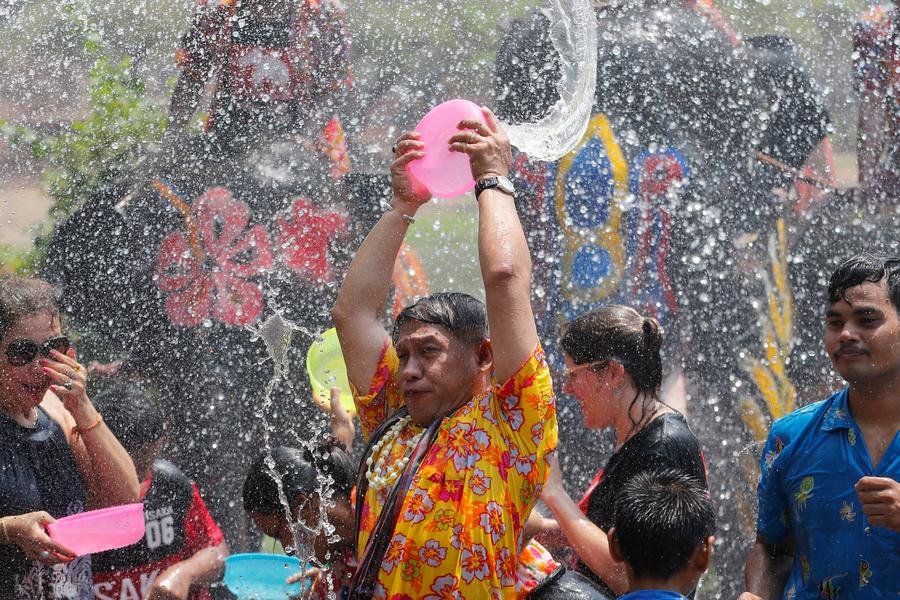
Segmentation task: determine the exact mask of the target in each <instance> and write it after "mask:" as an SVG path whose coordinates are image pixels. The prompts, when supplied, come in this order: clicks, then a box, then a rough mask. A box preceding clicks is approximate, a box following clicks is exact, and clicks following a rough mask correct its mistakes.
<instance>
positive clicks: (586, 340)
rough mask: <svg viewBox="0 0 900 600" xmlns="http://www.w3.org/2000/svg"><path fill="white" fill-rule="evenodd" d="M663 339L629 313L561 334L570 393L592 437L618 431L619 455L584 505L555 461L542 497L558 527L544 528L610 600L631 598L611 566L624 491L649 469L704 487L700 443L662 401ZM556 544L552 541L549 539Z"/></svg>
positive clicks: (614, 313)
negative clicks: (616, 512) (677, 473)
mask: <svg viewBox="0 0 900 600" xmlns="http://www.w3.org/2000/svg"><path fill="white" fill-rule="evenodd" d="M662 341H663V337H662V332H661V331H660V328H659V324H658V323H657V322H656V320H655V319H651V318H645V317H643V316H641V315H640V314H639V313H638V312H637V311H636V310H634V309H633V308H630V307H628V306H619V305H614V306H606V307H603V308H599V309H596V310H593V311H591V312H589V313H587V314H584V315H581V316H579V317H578V318H576V319H575V320H573V321H572V322H570V323H569V324H568V325H567V326H566V327H565V329H564V330H563V334H562V338H561V340H560V345H561V346H562V348H563V352H564V356H565V360H566V371H565V385H564V388H563V389H564V391H565V392H566V393H567V394H571V395H573V396H575V398H576V400H577V401H578V404H579V406H580V407H581V412H582V414H583V415H584V422H585V425H586V426H587V427H589V428H591V429H606V428H608V427H612V428H613V429H615V433H616V451H615V453H613V455H612V456H610V458H609V460H608V461H607V462H606V465H605V466H604V467H603V468H602V469H600V471H599V472H598V473H597V476H596V477H595V478H594V481H593V483H591V485H590V487H589V488H588V490H587V492H585V494H584V497H583V498H582V500H581V502H580V503H578V504H576V503H575V502H574V501H573V500H572V499H571V498H570V497H569V496H568V494H567V493H566V491H565V490H564V489H563V481H562V474H561V473H560V470H559V464H558V462H556V458H554V464H553V468H552V469H551V473H550V478H549V479H548V481H547V484H546V486H545V487H544V492H543V495H542V496H541V498H542V500H543V501H544V503H545V504H546V505H547V507H548V508H549V509H550V510H551V511H552V512H553V515H554V517H555V518H556V521H555V522H554V521H552V520H545V521H544V524H543V527H542V529H543V530H544V536H543V537H544V539H547V537H548V535H547V534H548V533H549V531H548V530H550V531H552V530H558V531H559V532H560V533H561V534H563V535H564V536H565V538H566V539H567V541H568V544H569V545H570V546H571V547H572V548H573V549H574V550H575V552H576V553H577V554H578V563H577V567H576V569H577V570H578V571H579V572H580V573H582V574H583V575H585V576H587V577H588V578H590V579H591V580H593V581H594V583H596V584H598V585H599V586H600V587H601V588H602V589H603V590H604V591H605V592H606V593H607V595H609V596H610V597H616V596H619V595H621V594H624V593H625V592H627V591H628V590H627V580H626V578H625V570H624V566H623V565H622V564H621V563H616V562H615V561H613V559H612V557H611V556H610V553H609V545H608V542H607V537H606V532H608V531H609V529H610V528H611V527H612V522H613V507H614V504H615V500H616V494H617V492H618V490H619V488H621V486H622V485H623V484H624V483H625V482H626V481H628V480H629V479H630V478H632V477H634V475H635V474H637V473H640V472H642V471H644V470H647V469H658V468H676V469H680V470H682V471H684V472H685V473H687V474H688V475H691V476H693V477H696V478H697V479H699V480H700V481H702V482H704V483H706V468H705V465H704V462H703V454H702V452H701V451H700V445H699V443H698V442H697V438H696V437H695V436H694V434H693V432H692V431H691V430H690V428H689V427H688V424H687V422H686V421H685V419H684V416H683V415H682V414H681V413H679V412H678V411H676V410H675V409H673V408H671V407H669V406H668V405H666V404H665V403H663V402H662V401H661V400H660V399H659V390H660V385H661V383H662V371H663V368H662V359H661V357H660V347H661V346H662ZM550 537H552V536H550Z"/></svg>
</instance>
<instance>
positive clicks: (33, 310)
mask: <svg viewBox="0 0 900 600" xmlns="http://www.w3.org/2000/svg"><path fill="white" fill-rule="evenodd" d="M60 296H61V294H60V291H59V290H58V289H57V288H55V287H53V286H52V285H50V284H49V283H47V282H46V281H44V280H43V279H33V278H31V277H3V278H2V279H0V338H2V337H3V336H5V335H6V334H7V333H9V330H10V329H12V328H13V325H15V324H16V323H17V322H18V321H19V320H20V319H22V318H25V317H29V316H31V315H35V314H39V313H42V312H47V313H51V314H58V313H59V301H60Z"/></svg>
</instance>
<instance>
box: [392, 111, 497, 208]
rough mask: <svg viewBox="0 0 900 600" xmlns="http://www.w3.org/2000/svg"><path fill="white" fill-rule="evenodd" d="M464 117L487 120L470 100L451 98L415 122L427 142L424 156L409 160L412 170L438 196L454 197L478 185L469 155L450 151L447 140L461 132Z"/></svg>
mask: <svg viewBox="0 0 900 600" xmlns="http://www.w3.org/2000/svg"><path fill="white" fill-rule="evenodd" d="M463 119H476V120H478V121H481V122H482V123H483V122H484V115H482V113H481V108H480V107H479V106H478V105H477V104H475V103H474V102H469V101H468V100H450V101H448V102H444V103H443V104H439V105H437V106H435V107H434V108H432V109H431V110H430V111H429V112H428V114H427V115H425V116H424V117H423V118H422V120H421V121H419V124H418V125H416V131H418V132H419V133H420V134H421V135H422V137H421V138H419V139H420V140H421V141H423V142H425V157H424V158H421V159H419V160H414V161H413V162H411V163H409V170H410V172H411V173H412V174H413V177H415V178H416V179H417V180H418V181H419V182H420V183H421V184H422V185H424V186H425V187H426V188H428V191H429V192H431V194H432V195H433V196H437V197H438V198H453V197H454V196H459V195H460V194H464V193H466V192H468V191H469V190H471V189H472V188H474V187H475V180H474V179H472V167H471V166H470V165H469V156H468V155H467V154H463V153H462V152H450V147H449V144H448V143H447V140H449V139H450V137H451V136H453V135H454V134H456V133H459V131H460V130H459V129H458V128H457V125H459V122H460V121H462V120H463Z"/></svg>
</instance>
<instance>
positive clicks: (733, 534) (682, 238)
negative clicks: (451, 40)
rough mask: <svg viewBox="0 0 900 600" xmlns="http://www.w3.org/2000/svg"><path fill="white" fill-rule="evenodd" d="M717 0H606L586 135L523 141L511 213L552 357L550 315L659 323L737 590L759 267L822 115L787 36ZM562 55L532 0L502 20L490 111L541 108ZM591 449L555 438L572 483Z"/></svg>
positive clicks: (579, 434) (746, 519) (566, 435)
mask: <svg viewBox="0 0 900 600" xmlns="http://www.w3.org/2000/svg"><path fill="white" fill-rule="evenodd" d="M713 8H714V7H712V5H711V3H709V2H659V1H649V0H648V1H644V2H616V3H609V4H608V5H604V6H601V7H600V8H599V9H598V35H597V39H598V40H599V41H598V44H599V48H598V71H597V92H596V97H595V104H594V116H593V118H592V120H591V122H590V124H589V127H588V130H587V132H586V133H585V135H584V138H583V139H582V142H581V144H579V146H578V147H577V148H576V149H575V150H574V151H573V152H572V153H571V154H569V155H567V156H565V157H564V158H562V159H561V160H559V161H557V162H555V163H541V162H537V161H531V160H529V159H528V157H526V156H524V155H519V156H518V157H517V158H516V166H517V178H518V183H519V186H520V187H521V188H522V189H523V190H524V192H525V193H524V194H523V195H522V197H521V198H520V199H519V202H520V213H521V215H522V217H523V220H525V222H526V230H527V231H529V239H530V243H531V244H532V253H533V255H534V256H537V257H539V258H538V261H541V260H542V261H543V265H541V266H542V267H543V268H536V269H535V271H536V273H537V275H536V281H535V297H534V304H535V310H536V313H537V314H538V315H539V328H540V332H541V338H542V340H544V342H545V347H546V348H547V349H548V354H549V355H550V356H551V359H553V360H555V361H556V364H557V365H560V364H561V357H560V356H559V349H558V348H557V347H556V345H555V340H556V339H557V337H558V331H559V326H560V325H561V324H562V323H564V322H565V321H567V320H568V319H570V318H572V317H573V316H575V315H577V314H580V313H583V312H586V311H588V310H590V309H591V308H594V307H596V306H599V305H602V304H610V303H624V304H630V305H632V306H635V307H636V308H637V309H638V310H640V311H642V312H643V313H644V314H648V315H652V316H655V317H656V318H657V319H658V320H660V322H661V323H662V325H663V327H664V329H665V330H666V340H667V341H666V347H665V348H664V349H665V350H666V354H667V363H668V364H669V366H670V368H672V370H673V374H672V375H670V381H677V380H678V379H679V375H678V374H679V372H681V373H683V374H684V380H685V381H686V385H687V396H688V402H687V410H688V412H689V413H690V418H691V423H692V426H693V428H694V429H695V430H696V431H697V433H698V436H699V437H700V438H701V440H702V441H703V442H704V446H705V451H706V458H707V464H708V466H709V469H710V481H711V485H712V487H713V492H714V494H715V497H716V499H717V502H718V504H719V514H720V520H721V525H722V528H723V530H724V531H726V532H728V533H726V534H725V535H724V536H723V537H724V545H723V547H722V551H721V552H719V550H717V554H718V555H719V557H720V560H719V562H718V563H717V570H718V572H719V573H720V574H721V575H722V577H720V578H719V582H718V583H719V588H718V589H719V591H720V592H721V593H722V597H736V596H737V595H738V593H739V591H740V590H739V586H740V581H741V580H742V579H741V574H740V572H741V567H742V564H743V553H744V551H745V549H746V547H748V543H749V541H748V540H752V532H753V521H752V514H751V513H752V483H753V477H754V475H753V474H752V473H749V474H745V473H743V472H742V471H741V468H742V467H741V465H742V464H743V463H744V462H746V458H749V457H752V454H753V452H752V451H749V452H748V451H747V450H745V449H744V448H745V447H746V446H747V445H748V444H750V443H752V442H753V441H754V436H753V432H752V431H750V430H749V429H748V427H747V425H746V424H745V422H744V420H743V419H742V407H743V406H744V403H745V401H746V400H747V399H748V397H755V396H757V395H758V394H759V392H758V391H757V390H756V389H755V386H754V380H753V377H752V373H751V371H752V367H751V361H750V360H749V358H748V357H754V356H756V355H758V354H760V353H761V352H762V353H763V355H764V351H762V350H760V346H761V344H762V342H761V327H760V324H759V323H760V319H761V317H760V314H759V311H758V310H757V308H756V307H757V306H758V305H761V303H763V302H764V300H765V298H766V292H767V288H766V285H765V281H764V278H763V277H761V276H760V273H761V272H762V271H764V270H765V269H766V268H767V267H768V265H769V262H770V261H769V247H770V244H769V238H770V234H774V232H776V230H777V228H778V227H779V226H782V227H783V218H784V216H785V215H786V214H788V213H792V212H793V211H791V210H790V209H791V208H792V206H789V205H787V203H786V202H785V201H784V198H785V197H790V196H791V195H792V194H793V193H794V192H793V191H792V190H791V188H792V187H793V183H794V181H793V180H794V178H795V175H796V174H797V173H798V172H799V170H800V169H801V168H802V167H803V166H804V164H805V163H806V162H807V160H808V158H809V156H810V154H811V153H812V151H813V150H814V149H815V148H816V147H817V146H818V145H819V144H820V143H821V142H822V140H823V139H824V138H825V136H826V132H827V126H828V121H829V117H828V114H827V112H826V111H825V109H824V107H823V105H822V103H821V100H820V98H819V96H818V95H817V93H816V90H815V88H814V86H813V85H812V83H811V81H810V79H809V77H808V75H807V74H806V72H805V71H804V69H803V68H802V65H800V63H799V61H798V60H797V58H796V56H795V54H794V53H793V50H792V46H791V44H790V42H789V41H788V40H784V39H782V38H773V37H767V38H758V39H751V40H748V41H747V42H745V43H741V42H739V40H738V38H737V36H735V35H733V30H731V29H730V28H729V27H728V26H727V24H726V23H724V21H722V19H721V16H720V15H718V13H715V12H711V9H713ZM713 17H715V18H713ZM558 68H559V66H558V61H555V58H554V52H553V48H552V46H551V45H550V41H549V37H548V21H547V19H546V17H545V16H544V15H543V14H542V13H540V12H536V13H532V14H531V15H530V16H528V17H527V18H525V19H524V20H522V21H519V22H516V23H514V24H513V25H512V26H510V27H508V29H507V31H506V34H505V38H504V43H503V44H502V45H501V49H500V51H499V54H498V61H497V65H496V77H495V81H496V84H497V85H496V87H497V90H496V91H497V97H498V103H499V106H498V108H499V110H500V113H501V115H502V116H503V117H504V118H506V119H507V120H509V121H513V122H516V121H529V120H532V119H534V118H535V117H536V116H539V115H541V114H543V112H545V111H546V110H547V107H548V106H550V105H551V104H552V103H553V102H554V101H555V99H556V92H555V87H554V82H555V81H556V80H557V79H558V75H557V72H558ZM523 82H527V83H523ZM759 158H763V159H764V160H763V161H760V160H759ZM817 183H821V181H818V180H817ZM776 188H783V189H784V191H783V192H781V193H776ZM762 305H764V304H762ZM558 391H560V390H558ZM560 410H561V414H563V415H567V417H565V418H561V419H560V423H561V429H562V431H561V439H563V440H565V439H570V440H571V439H578V440H586V439H589V436H590V435H591V434H590V433H589V432H586V431H585V430H584V429H583V428H582V427H581V426H580V424H579V423H578V418H577V416H576V415H577V414H578V411H577V410H571V406H569V405H568V400H567V399H565V398H562V399H561V400H560ZM591 446H592V445H591V444H584V443H578V444H575V445H572V446H570V448H577V450H575V451H570V452H567V451H566V445H565V444H561V454H562V455H563V459H562V460H563V464H564V465H566V467H565V468H566V470H567V473H566V474H567V477H568V478H570V479H571V480H572V481H573V483H574V485H575V486H576V487H578V486H579V484H580V485H581V486H582V487H583V484H585V483H586V481H585V480H586V479H588V480H589V478H590V477H591V476H592V475H593V473H594V472H595V471H596V469H597V467H598V466H600V465H601V464H602V462H603V457H604V456H605V455H608V452H607V451H606V449H604V447H603V445H602V444H598V445H596V448H597V450H596V451H595V452H590V451H585V448H590V447H591ZM567 454H568V456H567ZM751 462H752V461H751ZM579 478H580V481H579ZM748 536H750V537H749V538H748Z"/></svg>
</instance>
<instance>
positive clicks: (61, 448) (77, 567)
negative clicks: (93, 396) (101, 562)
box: [0, 407, 91, 600]
mask: <svg viewBox="0 0 900 600" xmlns="http://www.w3.org/2000/svg"><path fill="white" fill-rule="evenodd" d="M37 412H38V418H37V422H36V424H35V426H34V427H33V428H29V427H22V426H21V425H19V424H18V423H16V422H15V421H13V420H11V419H9V418H8V417H6V415H3V414H0V517H6V516H11V515H21V514H25V513H30V512H35V511H40V510H43V511H46V512H48V513H50V515H51V516H53V517H55V518H57V519H59V518H62V517H65V516H68V515H74V514H76V513H80V512H84V509H85V499H84V491H83V487H82V483H81V475H80V474H79V473H78V467H77V465H76V464H75V456H74V455H73V454H72V450H71V449H70V448H69V444H68V442H67V441H66V436H65V434H64V433H63V430H62V428H61V427H60V426H59V424H58V423H57V422H56V421H54V420H53V419H52V418H50V416H49V415H48V414H47V413H46V412H45V411H44V409H43V408H41V407H38V409H37ZM90 596H91V557H90V556H82V557H79V558H76V559H74V560H72V561H71V562H68V563H64V564H59V565H45V564H42V563H40V562H37V561H33V560H30V559H29V558H28V557H26V556H25V553H24V552H22V551H21V550H20V549H19V547H18V546H13V545H0V598H16V599H17V600H32V599H34V600H36V599H38V598H40V599H42V600H45V599H62V598H73V599H74V598H77V599H78V600H83V599H84V598H90Z"/></svg>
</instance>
